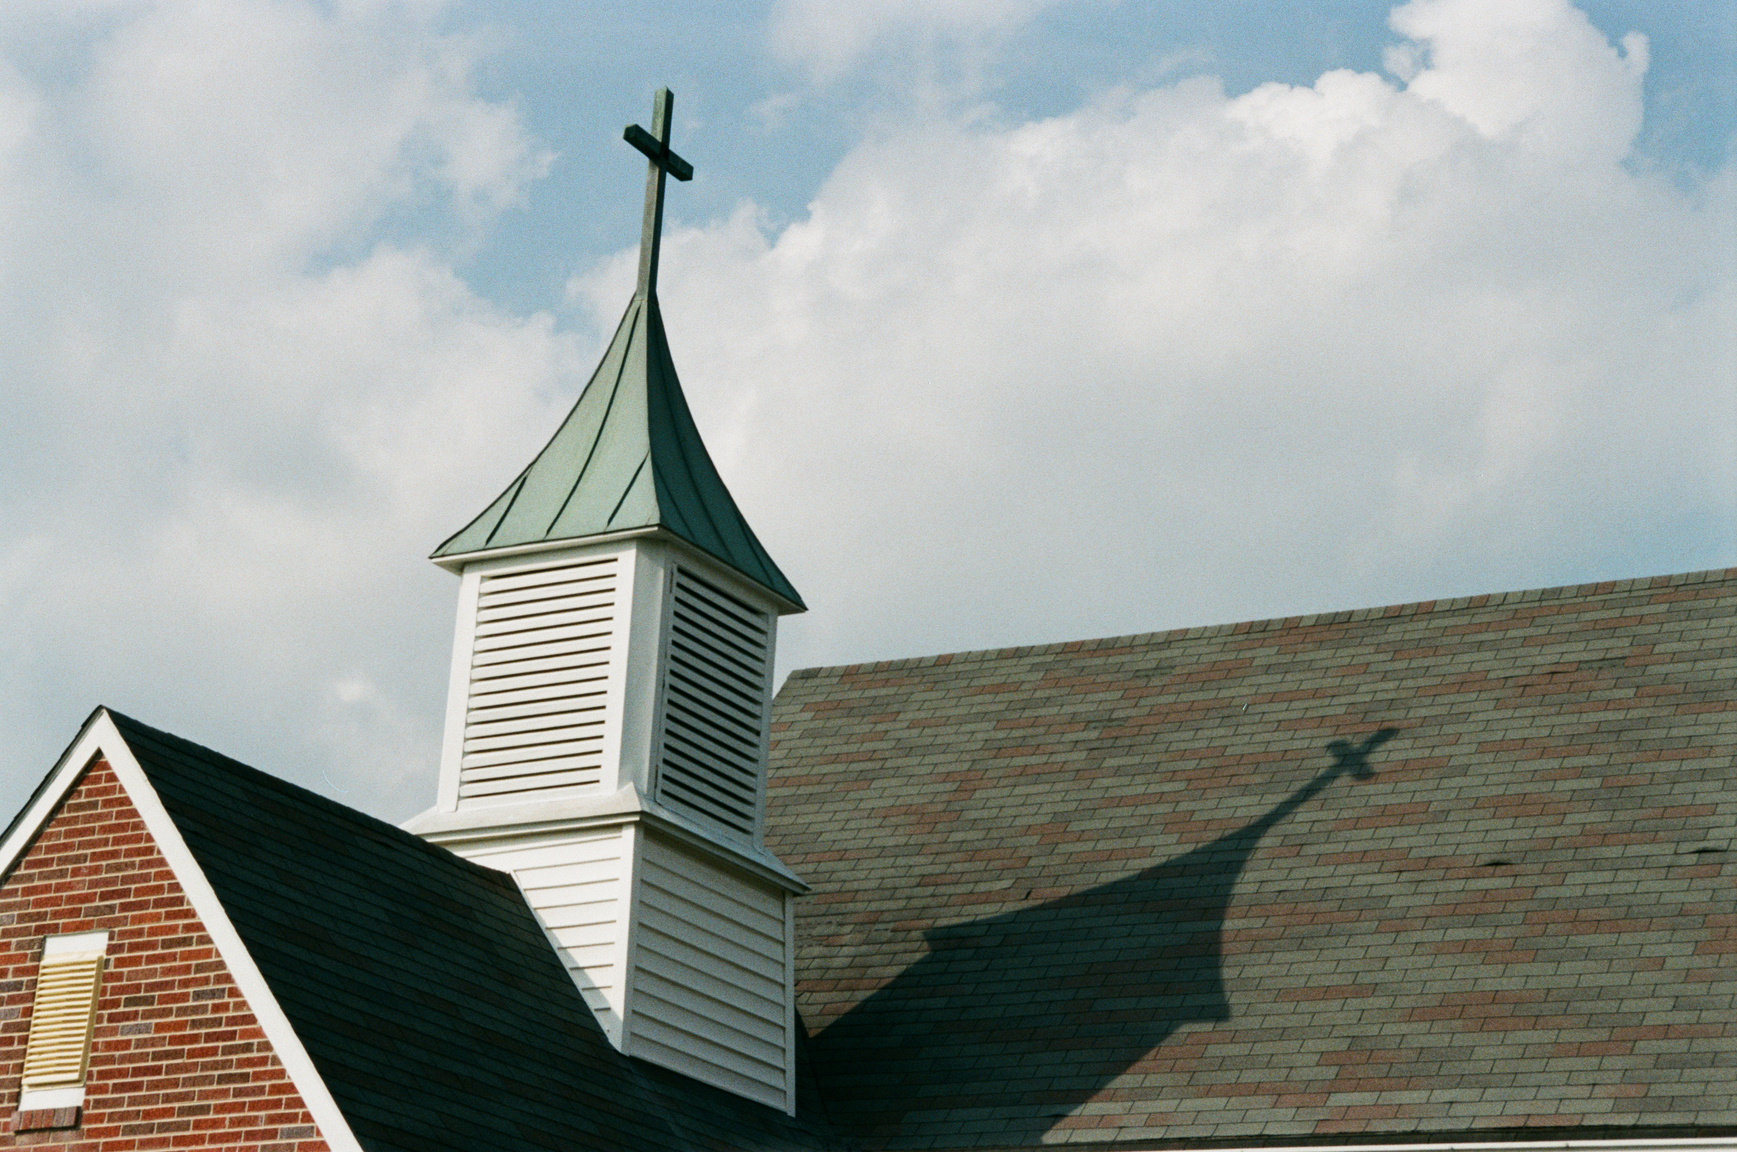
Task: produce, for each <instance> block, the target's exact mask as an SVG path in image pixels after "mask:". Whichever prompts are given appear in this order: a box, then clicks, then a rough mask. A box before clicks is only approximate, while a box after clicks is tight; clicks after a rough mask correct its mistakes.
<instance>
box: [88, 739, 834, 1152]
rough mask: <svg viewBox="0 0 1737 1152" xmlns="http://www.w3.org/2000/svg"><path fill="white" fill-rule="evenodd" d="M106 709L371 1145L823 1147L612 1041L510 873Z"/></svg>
mask: <svg viewBox="0 0 1737 1152" xmlns="http://www.w3.org/2000/svg"><path fill="white" fill-rule="evenodd" d="M111 715H113V714H112V713H111ZM114 720H115V723H116V725H117V726H118V727H119V728H120V730H121V732H122V733H123V734H124V736H125V737H126V740H127V743H128V746H129V748H131V749H132V751H133V754H134V755H135V756H136V757H137V759H138V761H139V764H140V765H141V767H143V769H144V771H145V773H146V775H147V776H148V777H149V778H150V780H151V784H152V786H153V787H154V788H155V789H156V790H157V793H158V795H159V796H160V797H161V798H162V801H163V805H164V807H165V808H166V809H167V810H168V812H169V815H170V817H171V818H172V819H173V820H174V822H175V825H176V827H177V828H178V829H179V830H180V832H181V835H182V837H183V838H184V839H185V840H186V842H187V846H188V848H189V849H190V850H191V851H192V853H193V856H194V858H195V859H196V860H197V861H198V863H199V867H200V869H201V870H202V871H203V872H204V874H205V876H206V877H207V879H208V880H209V881H210V882H211V886H212V887H213V888H214V889H215V890H216V892H217V895H218V897H219V899H221V900H222V902H223V905H224V908H225V910H226V911H227V912H228V913H229V916H230V919H231V920H232V921H233V923H234V925H235V928H236V930H237V931H238V932H239V933H240V935H241V938H242V940H243V941H244V942H245V943H246V945H247V949H248V952H249V954H250V955H251V956H252V957H253V959H254V961H255V962H256V963H257V964H258V965H259V969H260V971H261V973H262V974H263V975H264V976H265V979H266V981H267V983H268V984H269V985H270V986H271V989H272V993H273V995H274V996H275V997H276V998H277V1001H278V1003H279V1004H280V1005H281V1006H282V1008H283V1010H284V1012H285V1014H286V1015H287V1016H288V1017H289V1020H290V1023H291V1024H292V1025H293V1026H294V1028H295V1031H296V1034H297V1036H299V1037H300V1038H301V1040H302V1043H303V1044H304V1046H305V1047H306V1048H307V1051H308V1054H309V1056H310V1057H312V1059H313V1061H314V1064H315V1066H316V1067H317V1068H318V1069H319V1071H320V1075H321V1077H322V1079H323V1080H324V1081H325V1083H326V1085H327V1086H328V1087H329V1088H330V1090H331V1092H332V1094H333V1096H334V1097H335V1098H336V1100H337V1102H338V1105H339V1107H340V1108H341V1109H342V1110H343V1112H344V1115H345V1117H346V1118H347V1119H348V1120H349V1122H350V1124H351V1126H352V1129H353V1130H354V1132H355V1133H356V1136H357V1138H358V1139H359V1140H360V1141H361V1143H362V1146H363V1147H364V1148H367V1149H369V1150H370V1152H461V1150H462V1152H488V1150H497V1149H498V1150H501V1152H505V1150H507V1149H513V1150H515V1152H522V1150H525V1149H539V1148H547V1149H561V1150H563V1152H570V1150H572V1149H580V1148H583V1149H620V1150H623V1152H628V1150H631V1152H641V1150H648V1149H671V1150H676V1149H681V1150H687V1149H731V1150H736V1149H755V1150H762V1149H763V1150H768V1152H770V1150H774V1149H789V1150H797V1149H814V1148H820V1147H825V1146H827V1145H826V1143H825V1141H824V1140H823V1139H822V1138H821V1136H820V1134H819V1133H818V1131H817V1129H815V1128H814V1126H812V1125H810V1124H808V1123H806V1122H797V1121H794V1120H791V1119H790V1118H789V1117H786V1116H785V1115H784V1114H783V1113H781V1112H777V1111H774V1110H772V1109H768V1108H764V1107H761V1106H760V1105H756V1104H752V1103H750V1102H748V1101H745V1100H742V1099H739V1098H738V1097H735V1096H733V1095H730V1094H728V1093H725V1092H720V1091H716V1090H714V1089H711V1088H708V1087H706V1086H704V1085H701V1084H698V1083H696V1082H694V1081H691V1080H688V1079H686V1078H685V1077H681V1076H678V1075H675V1074H674V1073H670V1072H666V1071H664V1070H663V1069H659V1068H655V1067H652V1066H650V1065H647V1064H644V1063H642V1062H639V1061H633V1060H628V1059H626V1058H625V1057H622V1056H621V1055H620V1054H619V1053H617V1052H616V1051H615V1049H614V1048H612V1047H611V1046H610V1044H609V1042H608V1041H607V1040H606V1039H605V1038H604V1036H603V1033H602V1031H601V1030H600V1029H599V1027H598V1025H597V1023H596V1020H595V1018H594V1017H593V1016H592V1014H591V1012H590V1010H589V1009H588V1008H587V1007H586V1006H585V1003H584V1001H583V999H582V998H581V997H580V995H579V993H578V991H577V989H575V988H574V986H573V983H572V980H571V979H570V978H569V977H568V975H567V973H566V971H565V969H564V968H563V967H562V965H561V963H560V961H559V960H558V959H557V957H556V955H555V953H554V950H553V949H552V948H551V947H550V946H549V944H548V943H547V941H546V940H545V938H544V936H543V933H542V930H541V929H540V928H539V927H538V925H537V923H536V920H535V918H534V917H533V916H532V914H531V912H530V910H529V909H528V908H527V907H526V905H525V903H524V900H523V899H522V898H521V897H520V895H519V892H518V890H517V888H516V887H515V886H514V884H513V881H512V879H511V877H509V876H507V875H506V874H505V873H502V872H495V871H493V870H490V869H487V868H482V867H479V866H477V865H474V864H471V863H469V862H467V861H464V860H462V859H460V858H459V857H457V856H454V855H453V854H451V853H450V852H447V851H446V850H444V849H442V848H437V847H434V846H432V845H430V844H427V843H425V842H424V841H422V840H420V839H418V838H417V837H415V836H412V835H410V834H409V833H406V832H403V831H400V830H399V829H397V828H394V827H392V826H391V825H389V824H385V823H382V822H380V821H378V820H374V819H372V818H370V817H368V816H364V815H362V814H361V813H359V812H355V811H353V810H351V809H348V808H345V807H344V806H343V805H340V804H337V803H334V802H332V801H330V800H326V799H324V798H322V797H319V796H316V795H314V794H313V793H311V792H307V791H305V790H303V789H301V788H297V787H295V786H294V785H291V784H288V783H285V782H283V781H281V780H277V779H275V778H273V777H270V776H267V775H265V774H264V773H261V772H257V771H255V770H253V769H251V768H248V767H246V766H244V765H242V764H238V763H236V762H235V761H233V760H229V759H227V758H225V757H223V756H220V755H218V754H216V753H214V752H211V751H209V750H208V749H205V748H201V747H199V746H198V745H196V744H191V743H188V742H187V741H185V740H181V739H179V738H177V737H174V736H170V735H167V734H166V733H162V732H158V731H156V730H154V729H151V728H148V727H146V726H144V725H142V724H139V723H137V722H136V721H132V720H128V719H126V718H124V717H122V716H119V715H115V716H114Z"/></svg>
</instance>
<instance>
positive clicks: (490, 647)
mask: <svg viewBox="0 0 1737 1152" xmlns="http://www.w3.org/2000/svg"><path fill="white" fill-rule="evenodd" d="M622 559H623V558H622V557H621V556H620V555H619V554H617V553H605V554H601V555H596V554H593V555H573V556H568V557H565V558H563V559H560V560H554V559H551V560H547V561H544V562H541V563H530V564H521V565H517V566H512V567H506V568H501V569H498V570H494V571H483V572H480V573H478V584H477V590H476V604H475V609H474V611H475V617H474V620H473V621H471V627H470V635H471V654H470V661H469V670H468V682H467V685H466V689H465V701H464V723H463V732H462V736H461V740H462V743H461V746H460V748H459V765H458V799H457V803H458V804H459V805H460V806H463V805H464V804H466V802H467V801H468V802H484V803H489V802H493V803H498V802H502V801H507V800H512V801H520V800H525V799H537V798H543V797H553V796H562V795H571V794H573V793H575V792H578V791H582V790H591V789H596V788H598V787H600V786H601V785H602V784H603V777H604V775H605V771H604V743H605V729H606V727H607V712H608V703H609V701H608V687H609V680H610V673H611V665H612V662H613V660H614V658H615V657H616V646H617V645H618V643H619V642H620V639H621V638H620V637H619V636H618V635H617V633H618V631H619V630H618V628H617V612H618V600H619V598H620V593H621V591H622V589H621V577H622V571H621V569H622V567H623V565H622Z"/></svg>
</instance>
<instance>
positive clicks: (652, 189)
mask: <svg viewBox="0 0 1737 1152" xmlns="http://www.w3.org/2000/svg"><path fill="white" fill-rule="evenodd" d="M674 107H675V93H673V92H671V91H670V90H669V89H668V88H659V89H658V90H657V97H656V99H654V100H653V101H652V104H651V131H650V132H647V131H646V130H645V129H644V128H641V127H640V126H639V125H638V124H629V125H628V126H627V131H625V132H623V133H622V134H621V138H622V139H623V140H626V141H627V142H628V143H629V144H631V145H633V146H634V147H635V148H638V149H639V150H640V151H641V152H644V153H645V158H646V160H648V161H649V162H650V163H649V164H648V165H647V167H646V170H645V222H644V223H643V224H642V225H641V226H640V230H639V288H638V291H637V293H636V294H637V295H639V296H642V297H645V298H647V299H649V298H650V297H651V296H652V294H653V293H655V292H656V291H657V250H658V247H659V244H660V243H661V241H662V239H663V184H664V176H665V174H668V175H670V176H674V177H675V178H676V179H677V180H692V179H693V178H694V166H693V165H692V164H689V163H688V162H687V161H686V160H683V159H682V158H681V157H680V156H677V155H676V154H675V153H674V152H671V151H670V148H669V117H670V111H671V109H673V108H674Z"/></svg>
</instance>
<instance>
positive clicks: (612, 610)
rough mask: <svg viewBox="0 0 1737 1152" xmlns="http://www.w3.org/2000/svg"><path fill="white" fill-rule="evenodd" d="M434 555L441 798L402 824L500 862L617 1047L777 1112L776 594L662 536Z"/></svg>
mask: <svg viewBox="0 0 1737 1152" xmlns="http://www.w3.org/2000/svg"><path fill="white" fill-rule="evenodd" d="M446 563H447V566H448V567H452V568H457V569H460V570H461V571H462V574H463V580H464V587H463V588H462V589H461V594H460V599H461V606H460V620H459V624H458V628H457V630H456V632H455V637H454V649H455V651H454V672H453V679H452V682H451V687H450V690H449V709H450V710H451V711H449V715H448V728H447V735H448V743H447V749H446V759H444V760H443V762H442V793H441V801H440V803H439V805H437V808H436V810H434V811H432V812H429V813H425V814H423V815H422V816H420V817H417V818H416V819H415V820H413V821H411V822H410V823H409V824H407V825H406V827H408V828H409V829H410V830H412V831H415V832H417V833H419V834H421V835H424V836H427V837H428V838H429V839H431V840H433V841H434V842H435V843H439V844H442V845H444V846H446V847H448V848H450V849H452V850H453V851H455V852H457V853H459V854H460V855H463V856H465V857H467V858H469V859H471V860H474V861H476V862H478V863H480V864H484V865H486V866H489V867H492V868H497V869H501V870H503V871H506V872H509V873H511V874H512V875H513V876H514V878H515V879H516V880H517V882H518V885H519V888H520V890H521V891H522V892H523V893H524V895H525V899H526V901H527V903H529V904H530V906H531V908H532V909H533V911H534V912H535V913H536V915H537V918H538V921H539V923H541V925H542V926H543V930H544V932H545V934H546V935H547V937H548V939H549V941H550V943H551V945H552V946H553V947H554V948H555V949H556V950H557V952H558V953H559V954H560V955H561V957H562V960H563V963H565V964H566V966H567V969H568V971H569V972H570V973H571V974H572V975H573V979H574V982H575V984H576V985H577V986H578V987H579V989H580V991H581V993H582V994H583V995H584V996H585V998H586V1001H587V1002H588V1003H589V1004H590V1005H591V1007H592V1010H593V1011H594V1012H595V1013H596V1014H597V1017H598V1020H599V1022H600V1023H601V1024H602V1025H603V1028H604V1031H605V1033H606V1034H607V1035H608V1036H609V1038H610V1040H611V1041H612V1042H614V1043H615V1044H616V1045H617V1046H618V1047H619V1048H621V1049H622V1050H623V1051H624V1052H627V1053H629V1054H630V1055H634V1056H641V1057H643V1058H645V1059H648V1060H652V1061H655V1062H657V1063H659V1064H662V1065H664V1066H666V1067H669V1068H672V1069H675V1070H677V1071H680V1072H684V1073H686V1074H688V1075H691V1076H694V1077H696V1078H697V1079H700V1080H704V1081H705V1082H707V1083H710V1084H714V1085H716V1086H718V1087H721V1088H725V1089H727V1090H729V1091H733V1092H738V1093H740V1094H742V1095H744V1096H747V1097H749V1098H750V1099H754V1100H757V1101H761V1102H764V1103H767V1104H770V1105H772V1106H774V1107H779V1108H783V1109H785V1110H787V1111H792V1110H794V1107H795V1094H794V1081H795V1076H794V1071H795V1065H794V1048H795V1032H794V997H793V989H792V987H791V975H792V967H791V955H792V952H791V945H790V924H789V915H790V902H789V898H788V894H789V893H792V892H795V891H799V890H802V889H803V885H802V883H801V881H800V880H797V879H796V878H795V877H794V876H792V875H791V874H790V872H789V870H788V869H786V868H784V867H783V865H782V864H780V863H779V862H778V861H777V860H776V859H775V858H773V857H771V856H770V855H769V854H768V853H767V852H766V851H765V848H764V847H763V846H762V844H761V829H762V826H763V820H764V816H763V810H764V805H765V783H764V778H765V766H766V747H767V741H768V739H769V714H770V701H771V693H772V655H773V645H774V640H775V636H776V633H775V627H776V614H777V613H778V612H780V611H788V610H790V609H791V608H793V607H794V606H793V605H788V604H785V603H784V602H783V601H780V600H778V599H777V598H775V597H772V596H770V595H769V594H768V593H766V592H765V591H764V590H762V589H758V588H757V586H754V585H752V584H751V583H749V582H748V581H746V580H744V579H742V578H741V577H740V576H738V575H736V574H735V573H733V572H730V571H729V570H727V569H725V568H723V567H722V566H721V565H719V564H717V563H716V562H715V561H713V560H712V559H710V558H709V557H706V556H705V555H704V554H703V553H700V552H698V551H697V550H695V549H693V548H692V547H691V546H689V545H687V544H686V543H684V542H682V541H679V540H677V539H675V538H674V537H671V536H669V535H667V534H664V533H653V534H637V535H634V536H632V537H630V538H624V539H615V538H610V539H594V540H590V541H585V542H583V543H579V544H570V545H564V546H562V547H560V548H537V549H525V550H512V551H510V552H502V553H493V554H483V555H480V556H476V557H471V558H468V559H465V560H463V561H462V562H454V561H453V560H452V558H448V559H447V561H446ZM467 590H468V592H467ZM467 595H468V599H467ZM460 649H462V650H463V653H462V656H460V654H459V650H460ZM455 717H457V718H456V719H455Z"/></svg>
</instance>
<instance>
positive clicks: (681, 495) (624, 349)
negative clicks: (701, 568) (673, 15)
mask: <svg viewBox="0 0 1737 1152" xmlns="http://www.w3.org/2000/svg"><path fill="white" fill-rule="evenodd" d="M674 103H675V98H674V97H673V96H672V95H671V94H670V90H669V89H668V88H664V89H661V90H659V92H658V94H657V100H656V102H655V103H654V104H653V106H652V131H650V132H647V131H646V130H645V129H644V128H641V127H640V126H639V125H637V124H634V125H632V126H630V127H629V128H628V129H627V131H626V132H624V133H623V134H622V135H623V138H624V139H625V140H626V141H627V142H628V143H629V144H632V145H633V146H634V147H635V148H637V149H639V150H640V151H641V152H643V153H645V156H646V160H647V165H646V177H645V220H644V224H643V227H642V228H641V231H640V238H639V288H638V290H637V291H636V292H635V293H634V295H633V303H631V304H629V305H628V306H627V315H626V316H623V317H622V318H621V327H619V328H617V329H616V330H615V339H614V340H612V341H610V343H609V351H608V352H606V353H604V355H603V363H602V364H599V365H598V366H597V371H596V373H595V374H594V375H593V376H592V377H591V383H589V384H587V385H586V386H585V391H584V392H582V393H580V394H579V402H578V403H577V404H575V405H573V411H572V412H570V413H568V414H567V420H566V422H565V423H563V424H562V425H561V428H560V430H559V431H557V432H556V433H555V438H554V439H553V440H550V441H549V443H548V446H547V447H545V448H544V449H543V450H542V452H540V453H538V455H537V458H536V459H535V460H533V461H531V466H530V467H529V468H526V469H525V470H524V471H523V472H521V473H520V474H519V478H518V479H517V480H514V481H513V482H512V484H510V485H508V487H507V490H506V491H505V492H502V493H501V494H500V496H499V497H497V498H496V499H495V502H494V503H493V504H490V505H489V506H488V507H487V508H485V509H484V510H483V513H482V515H481V516H478V517H477V518H476V519H475V520H472V521H471V522H470V523H469V524H467V525H466V526H465V527H464V529H463V530H462V531H460V532H459V533H458V534H457V535H455V536H453V537H452V538H451V539H449V540H447V542H446V543H444V544H442V545H441V546H440V547H439V548H436V549H435V550H434V556H433V557H432V559H434V560H437V561H438V560H440V559H442V558H443V557H456V556H464V555H468V554H470V553H473V552H485V551H492V550H494V549H497V548H516V547H522V546H524V545H527V544H545V543H552V542H555V541H560V540H583V539H585V538H586V537H588V536H601V535H603V534H605V533H613V532H629V531H634V530H636V529H648V528H661V529H663V530H665V531H667V532H669V533H671V534H673V535H675V536H679V537H680V538H681V539H683V540H686V541H687V542H688V543H689V544H692V545H693V546H694V547H696V548H698V549H700V550H701V551H702V552H705V553H707V554H708V555H710V556H712V557H714V558H716V559H718V560H721V561H723V562H724V563H725V564H727V565H729V566H730V567H731V568H734V569H735V570H736V571H737V572H739V573H741V574H742V575H743V576H745V577H747V578H748V579H749V580H752V581H753V582H754V583H756V584H758V585H760V586H761V587H763V588H765V589H766V590H767V591H769V592H771V593H773V594H774V595H777V596H780V597H782V598H783V599H785V600H787V601H789V602H790V604H792V605H794V606H795V607H796V608H797V609H798V610H800V609H802V608H803V607H804V605H803V603H802V597H801V596H799V595H797V592H796V589H795V588H793V587H791V584H790V581H788V580H786V579H785V578H784V573H782V572H780V571H778V566H777V565H776V564H774V563H772V557H770V556H768V555H767V554H766V549H764V548H762V547H761V546H760V541H759V540H757V539H755V537H754V532H753V530H752V529H751V528H749V527H748V522H747V521H746V520H744V519H743V518H742V513H741V512H740V511H738V510H737V508H736V502H735V500H733V499H731V497H730V490H729V489H728V488H726V487H724V482H723V480H721V479H720V478H719V477H718V470H717V469H716V468H715V467H713V466H712V458H711V457H710V456H709V455H707V454H706V446H705V445H704V444H702V443H701V442H700V433H699V430H698V429H697V428H695V427H694V418H693V416H692V415H691V414H690V413H689V412H688V402H687V400H686V399H685V398H684V397H683V396H682V386H681V382H680V381H679V380H677V379H676V371H675V362H674V361H673V360H671V359H670V355H669V341H668V340H667V339H666V338H665V337H664V332H663V316H662V314H661V313H660V312H659V310H658V306H657V257H658V247H659V237H660V236H661V235H662V232H663V194H664V179H665V177H666V176H670V175H673V176H674V177H675V178H676V179H677V180H688V179H692V177H693V174H694V169H693V165H691V164H689V163H688V162H687V161H686V160H683V159H682V158H681V157H680V156H677V155H676V154H675V153H674V152H672V151H670V147H669V130H670V114H671V111H672V109H673V108H674Z"/></svg>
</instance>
